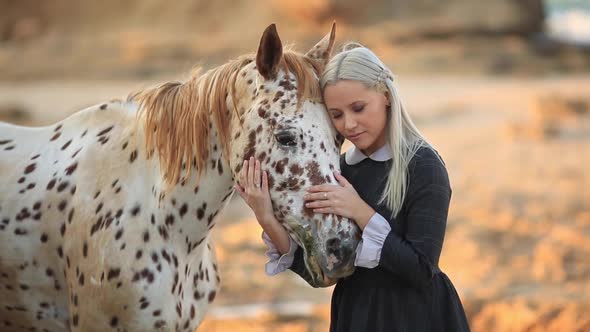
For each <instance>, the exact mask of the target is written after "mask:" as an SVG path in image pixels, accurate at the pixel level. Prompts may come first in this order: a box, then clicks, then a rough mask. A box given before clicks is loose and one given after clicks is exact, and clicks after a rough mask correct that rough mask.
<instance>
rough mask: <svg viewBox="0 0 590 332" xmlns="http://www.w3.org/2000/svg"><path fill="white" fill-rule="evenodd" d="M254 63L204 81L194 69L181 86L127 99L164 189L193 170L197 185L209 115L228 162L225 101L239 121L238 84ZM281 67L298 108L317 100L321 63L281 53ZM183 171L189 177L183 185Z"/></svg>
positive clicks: (233, 64)
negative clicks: (292, 81) (293, 83)
mask: <svg viewBox="0 0 590 332" xmlns="http://www.w3.org/2000/svg"><path fill="white" fill-rule="evenodd" d="M254 59H255V55H252V54H250V55H244V56H241V57H239V58H237V59H235V60H232V61H230V62H228V63H226V64H224V65H221V66H219V67H216V68H213V69H210V70H209V71H207V72H205V73H204V74H202V75H201V69H200V68H197V69H196V70H194V71H193V72H192V73H191V75H190V77H189V78H188V80H187V81H185V82H166V83H163V84H161V85H159V86H157V87H154V88H148V89H145V90H142V91H139V92H136V93H135V94H132V95H130V96H129V99H130V100H135V101H138V102H139V104H140V110H139V112H138V119H139V120H140V121H143V126H144V133H145V149H146V154H147V157H148V158H151V156H152V155H153V153H154V151H157V155H158V157H159V162H160V169H161V171H162V175H163V179H164V182H165V185H166V187H167V188H170V187H171V186H173V185H175V184H177V183H178V182H179V181H181V180H182V181H183V182H185V181H187V180H188V179H189V178H190V175H191V170H192V169H193V168H196V169H197V174H198V175H197V179H198V178H199V177H200V175H201V173H202V171H203V169H205V167H206V165H207V160H208V157H209V138H210V137H209V136H210V131H211V129H212V126H211V125H210V123H209V120H210V116H211V115H212V116H213V119H212V120H213V123H214V125H215V128H216V129H217V133H218V139H219V144H220V145H221V151H222V153H223V156H224V158H225V159H226V161H228V162H229V150H230V140H231V134H230V120H231V117H230V112H229V110H228V105H227V97H228V96H230V95H231V100H232V102H233V111H234V112H235V113H236V116H238V117H239V116H240V113H239V110H238V109H237V107H236V100H237V99H236V81H237V79H238V74H239V72H240V70H241V69H242V68H244V67H245V66H246V65H247V64H249V63H251V62H253V61H254ZM279 66H280V68H281V69H282V70H284V71H286V72H291V73H293V74H294V75H295V78H296V79H297V100H298V106H297V107H298V108H299V107H300V104H301V100H302V99H303V98H309V99H313V100H321V90H320V86H319V83H315V84H308V82H317V81H318V76H319V73H320V72H321V70H323V68H322V65H321V64H320V62H319V61H317V60H314V59H311V58H309V57H307V56H304V55H302V54H299V53H296V52H292V51H285V52H284V54H283V59H282V60H281V63H280V64H279ZM191 164H192V167H191ZM185 167H186V170H187V171H186V173H185V175H184V177H183V178H182V179H181V174H182V172H183V170H184V169H185Z"/></svg>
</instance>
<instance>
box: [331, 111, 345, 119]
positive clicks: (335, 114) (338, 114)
mask: <svg viewBox="0 0 590 332" xmlns="http://www.w3.org/2000/svg"><path fill="white" fill-rule="evenodd" d="M330 115H331V116H332V119H339V118H340V117H342V113H341V112H330Z"/></svg>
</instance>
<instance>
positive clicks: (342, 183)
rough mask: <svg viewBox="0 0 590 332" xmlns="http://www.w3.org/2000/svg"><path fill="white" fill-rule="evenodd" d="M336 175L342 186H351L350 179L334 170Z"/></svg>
mask: <svg viewBox="0 0 590 332" xmlns="http://www.w3.org/2000/svg"><path fill="white" fill-rule="evenodd" d="M334 177H335V178H336V180H338V183H340V185H341V186H343V187H348V186H351V184H350V182H348V180H346V178H345V177H344V176H342V175H341V174H340V173H338V172H336V171H334Z"/></svg>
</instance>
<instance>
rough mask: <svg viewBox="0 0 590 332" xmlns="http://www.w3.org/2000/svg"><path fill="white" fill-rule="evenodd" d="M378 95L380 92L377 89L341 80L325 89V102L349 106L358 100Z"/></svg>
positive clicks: (360, 83)
mask: <svg viewBox="0 0 590 332" xmlns="http://www.w3.org/2000/svg"><path fill="white" fill-rule="evenodd" d="M376 95H378V92H377V91H375V89H372V88H368V87H366V86H365V85H364V84H363V83H362V82H359V81H352V80H340V81H337V82H336V83H334V84H330V85H327V86H326V87H325V88H324V100H325V101H326V103H331V104H339V105H343V104H344V105H348V104H350V103H353V102H354V101H357V100H364V99H371V98H374V97H375V96H376Z"/></svg>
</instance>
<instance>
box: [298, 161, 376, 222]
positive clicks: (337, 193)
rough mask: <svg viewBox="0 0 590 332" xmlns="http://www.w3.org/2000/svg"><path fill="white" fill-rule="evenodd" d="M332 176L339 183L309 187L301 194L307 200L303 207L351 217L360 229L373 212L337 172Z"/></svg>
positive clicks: (316, 211) (318, 211) (317, 211)
mask: <svg viewBox="0 0 590 332" xmlns="http://www.w3.org/2000/svg"><path fill="white" fill-rule="evenodd" d="M334 176H335V177H336V180H338V183H339V184H340V185H330V184H322V185H318V186H313V187H310V188H309V189H308V190H307V192H308V194H307V195H305V196H303V199H305V200H306V201H307V203H306V204H305V207H307V208H310V209H313V212H315V213H333V214H337V215H339V216H343V217H346V218H350V219H353V220H354V221H355V222H356V223H357V225H358V226H359V227H360V228H361V230H362V229H364V228H365V226H366V225H367V223H368V222H369V219H371V217H372V216H373V214H375V210H373V208H371V207H370V206H369V205H368V204H367V203H366V202H365V201H363V199H362V198H360V196H359V195H358V193H357V192H356V190H355V189H354V187H353V186H352V185H351V184H350V183H349V182H348V181H347V180H346V179H345V178H344V177H343V176H342V175H340V173H338V172H334Z"/></svg>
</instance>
